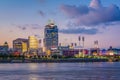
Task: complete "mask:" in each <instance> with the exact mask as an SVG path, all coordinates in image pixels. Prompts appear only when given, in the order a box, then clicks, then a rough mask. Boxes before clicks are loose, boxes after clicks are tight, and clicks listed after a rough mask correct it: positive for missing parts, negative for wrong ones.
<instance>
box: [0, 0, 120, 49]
mask: <svg viewBox="0 0 120 80" xmlns="http://www.w3.org/2000/svg"><path fill="white" fill-rule="evenodd" d="M49 20H54V22H55V24H56V25H57V26H58V28H59V42H60V43H62V44H63V45H65V44H70V43H72V42H74V43H75V42H76V43H78V36H79V35H80V36H85V48H90V47H93V44H94V43H93V42H94V41H95V40H98V41H99V47H100V48H108V47H109V46H113V47H118V48H120V37H119V34H120V0H0V45H2V44H3V43H4V42H5V41H7V42H8V43H9V45H10V46H12V41H13V40H14V39H16V38H28V36H30V35H36V36H37V37H38V38H44V34H43V33H44V26H45V25H46V24H48V21H49Z"/></svg>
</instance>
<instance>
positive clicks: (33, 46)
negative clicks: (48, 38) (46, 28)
mask: <svg viewBox="0 0 120 80" xmlns="http://www.w3.org/2000/svg"><path fill="white" fill-rule="evenodd" d="M28 40H29V50H31V49H38V47H39V41H38V39H37V38H36V37H35V36H29V37H28Z"/></svg>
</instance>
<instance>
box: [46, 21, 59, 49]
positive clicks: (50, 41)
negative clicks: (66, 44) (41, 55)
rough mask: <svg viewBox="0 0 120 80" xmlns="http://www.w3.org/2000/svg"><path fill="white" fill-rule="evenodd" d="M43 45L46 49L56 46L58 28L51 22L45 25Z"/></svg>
mask: <svg viewBox="0 0 120 80" xmlns="http://www.w3.org/2000/svg"><path fill="white" fill-rule="evenodd" d="M44 45H45V49H46V50H51V49H52V48H57V47H58V28H57V26H56V25H55V24H54V23H53V22H50V23H49V24H48V25H46V26H45V29H44Z"/></svg>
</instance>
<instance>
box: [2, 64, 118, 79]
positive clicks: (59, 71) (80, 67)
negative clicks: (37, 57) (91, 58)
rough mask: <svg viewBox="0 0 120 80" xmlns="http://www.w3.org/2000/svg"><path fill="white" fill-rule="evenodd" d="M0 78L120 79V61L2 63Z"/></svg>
mask: <svg viewBox="0 0 120 80" xmlns="http://www.w3.org/2000/svg"><path fill="white" fill-rule="evenodd" d="M0 80H120V63H119V62H115V63H110V62H95V63H20V64H18V63H13V64H3V63H2V64H0Z"/></svg>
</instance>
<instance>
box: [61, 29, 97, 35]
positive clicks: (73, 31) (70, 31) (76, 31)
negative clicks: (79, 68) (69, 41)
mask: <svg viewBox="0 0 120 80" xmlns="http://www.w3.org/2000/svg"><path fill="white" fill-rule="evenodd" d="M59 32H61V33H65V34H89V35H94V34H97V33H98V29H95V28H91V29H85V28H77V29H62V30H59Z"/></svg>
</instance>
